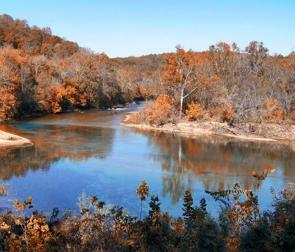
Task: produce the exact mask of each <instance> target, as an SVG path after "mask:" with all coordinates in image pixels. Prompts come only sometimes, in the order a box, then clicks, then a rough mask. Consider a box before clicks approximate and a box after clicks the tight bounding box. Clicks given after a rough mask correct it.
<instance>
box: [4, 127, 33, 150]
mask: <svg viewBox="0 0 295 252" xmlns="http://www.w3.org/2000/svg"><path fill="white" fill-rule="evenodd" d="M29 146H33V143H32V142H31V141H30V140H29V139H27V138H24V137H21V136H17V135H14V134H11V133H8V132H5V131H3V130H0V148H4V147H29Z"/></svg>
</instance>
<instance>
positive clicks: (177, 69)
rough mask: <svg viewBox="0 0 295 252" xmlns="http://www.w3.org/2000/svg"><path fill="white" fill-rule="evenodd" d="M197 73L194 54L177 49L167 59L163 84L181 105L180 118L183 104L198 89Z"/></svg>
mask: <svg viewBox="0 0 295 252" xmlns="http://www.w3.org/2000/svg"><path fill="white" fill-rule="evenodd" d="M196 81H197V72H196V67H195V64H194V62H193V52H192V51H188V52H186V51H185V50H184V49H182V48H181V47H179V46H177V47H176V53H175V54H171V55H169V56H168V57H167V65H166V69H165V71H164V74H163V84H164V85H165V87H166V90H167V92H168V94H169V95H170V96H171V97H173V99H174V100H175V102H176V103H177V104H178V105H179V117H181V115H182V111H183V104H184V102H185V99H186V98H188V97H189V96H190V95H191V94H192V93H193V92H194V91H196V90H197V88H198V87H196Z"/></svg>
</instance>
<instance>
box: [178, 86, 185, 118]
mask: <svg viewBox="0 0 295 252" xmlns="http://www.w3.org/2000/svg"><path fill="white" fill-rule="evenodd" d="M183 93H184V88H183V87H181V90H180V109H179V119H181V116H182V107H183Z"/></svg>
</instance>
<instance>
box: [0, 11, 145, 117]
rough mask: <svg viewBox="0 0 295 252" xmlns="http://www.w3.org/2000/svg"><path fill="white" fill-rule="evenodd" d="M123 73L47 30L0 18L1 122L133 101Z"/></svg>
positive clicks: (132, 91)
mask: <svg viewBox="0 0 295 252" xmlns="http://www.w3.org/2000/svg"><path fill="white" fill-rule="evenodd" d="M127 72H128V70H127V69H123V68H122V67H120V64H119V63H118V62H116V61H114V60H111V59H109V58H108V57H107V56H106V55H105V54H95V53H92V52H91V51H90V50H87V49H84V48H80V47H79V46H78V45H77V44H76V43H73V42H70V41H67V40H64V39H61V38H60V37H57V36H54V35H52V34H51V31H50V29H49V28H45V29H40V28H38V27H35V26H33V27H30V26H29V25H28V24H27V22H26V21H23V20H17V19H16V20H14V19H13V18H11V17H10V16H8V15H2V16H0V97H1V99H0V120H1V119H10V118H21V117H24V116H28V115H29V116H31V115H34V114H43V113H58V112H63V111H67V110H72V109H83V108H90V107H97V108H108V107H111V106H113V105H114V104H118V103H125V102H126V101H131V100H132V99H134V98H135V97H137V96H139V97H140V96H141V94H140V90H138V87H137V86H136V85H134V84H133V81H132V80H130V81H126V80H125V79H126V78H125V76H128V73H127ZM129 79H130V78H129Z"/></svg>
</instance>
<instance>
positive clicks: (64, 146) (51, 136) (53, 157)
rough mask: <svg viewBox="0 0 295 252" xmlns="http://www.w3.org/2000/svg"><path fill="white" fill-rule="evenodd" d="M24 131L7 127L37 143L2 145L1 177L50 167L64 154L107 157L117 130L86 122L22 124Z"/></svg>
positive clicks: (79, 158)
mask: <svg viewBox="0 0 295 252" xmlns="http://www.w3.org/2000/svg"><path fill="white" fill-rule="evenodd" d="M24 127H25V129H26V130H25V132H26V134H24V132H23V131H20V130H17V129H14V130H13V129H12V128H6V129H5V128H4V126H2V129H5V130H8V131H10V132H13V133H17V134H20V135H23V136H26V137H29V138H30V139H32V141H33V142H34V147H27V148H15V149H14V148H11V149H6V148H0V179H4V180H7V179H9V178H10V177H12V176H24V175H25V173H26V172H27V170H28V169H31V170H36V169H43V170H47V169H48V168H49V167H50V164H52V163H54V162H56V161H58V160H60V159H64V158H68V159H71V160H76V161H81V160H87V159H89V158H91V157H95V158H100V159H103V158H105V157H106V156H107V155H108V153H109V152H110V151H111V149H112V143H113V136H114V130H113V129H112V128H95V127H85V126H82V127H81V126H73V125H71V126H57V125H36V124H29V125H25V126H24V125H22V128H24Z"/></svg>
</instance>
